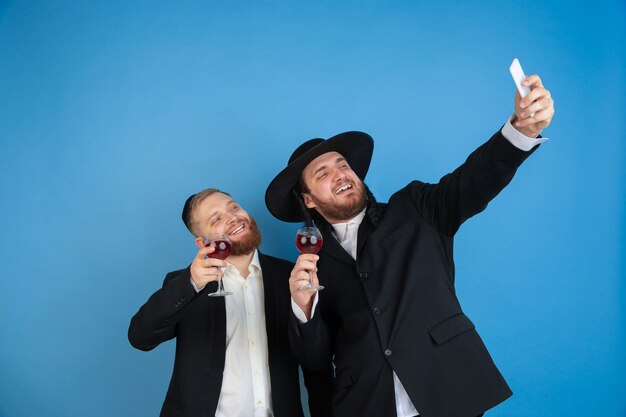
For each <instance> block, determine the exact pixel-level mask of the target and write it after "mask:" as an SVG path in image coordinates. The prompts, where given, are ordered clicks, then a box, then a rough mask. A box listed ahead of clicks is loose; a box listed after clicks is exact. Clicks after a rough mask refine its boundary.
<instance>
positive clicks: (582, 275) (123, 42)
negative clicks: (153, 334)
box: [0, 0, 626, 417]
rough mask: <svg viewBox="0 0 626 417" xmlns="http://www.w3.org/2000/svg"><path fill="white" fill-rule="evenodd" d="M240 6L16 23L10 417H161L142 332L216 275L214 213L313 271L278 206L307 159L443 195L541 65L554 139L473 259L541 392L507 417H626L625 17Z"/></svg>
mask: <svg viewBox="0 0 626 417" xmlns="http://www.w3.org/2000/svg"><path fill="white" fill-rule="evenodd" d="M129 3H130V4H129ZM226 3H227V2H204V1H180V2H155V1H135V2H122V1H106V2H104V1H103V2H79V1H52V2H43V1H40V2H18V1H6V0H5V1H2V2H0V140H1V147H0V167H1V178H0V187H1V191H2V194H1V195H2V197H1V199H0V215H1V216H0V219H1V220H0V221H1V223H0V225H1V229H0V230H1V233H2V236H3V237H2V239H1V241H0V242H1V243H0V244H1V247H0V268H1V269H0V271H1V277H2V279H1V280H0V321H1V326H2V329H3V332H2V334H1V336H0V369H1V376H0V415H2V416H11V417H14V416H15V417H17V416H44V415H45V416H52V417H55V416H64V417H74V416H81V417H82V416H94V417H96V416H112V415H116V416H153V415H157V414H158V410H159V409H160V405H161V402H162V399H163V397H164V393H165V390H166V387H167V383H168V381H169V376H170V373H171V369H172V363H173V350H174V344H173V343H172V342H169V343H166V344H164V345H162V346H160V347H159V348H157V349H155V350H154V351H152V352H150V353H143V352H139V351H136V350H133V349H132V348H131V347H130V345H129V344H128V341H127V339H126V331H127V326H128V323H129V320H130V318H131V316H132V315H133V314H134V313H135V312H136V310H137V309H138V308H139V306H141V304H143V303H144V302H145V300H146V299H147V298H148V296H149V295H150V294H151V293H152V292H153V291H155V290H156V289H157V288H158V287H159V286H160V284H161V281H162V278H163V277H164V275H165V273H166V272H167V271H170V270H173V269H177V268H179V267H184V266H185V265H187V264H188V263H189V262H190V260H191V259H192V257H193V256H194V254H195V252H196V250H195V246H194V244H193V239H192V237H191V235H188V233H187V232H186V230H185V228H184V226H183V224H182V222H181V221H180V217H179V214H180V210H181V207H182V205H183V202H184V200H185V198H186V197H187V196H188V195H189V194H191V193H193V192H195V191H198V190H200V189H202V188H205V187H207V186H217V187H220V188H222V189H225V190H227V191H229V192H231V193H232V194H233V195H234V197H235V198H236V199H238V200H239V201H240V203H241V204H242V205H243V206H244V207H246V208H247V210H248V211H249V212H250V213H251V214H253V215H254V216H255V217H256V218H257V220H258V222H259V224H260V227H261V228H262V231H263V232H264V243H263V246H262V248H263V250H264V251H266V252H269V253H273V254H276V255H280V256H283V257H286V258H291V259H294V258H295V256H296V251H295V248H294V247H293V245H292V241H293V239H292V236H293V233H294V231H295V225H292V224H281V223H280V222H278V221H277V220H275V219H274V218H272V217H271V216H270V215H269V213H268V212H267V210H266V208H265V205H264V203H263V195H264V191H265V188H266V186H267V184H268V183H269V181H270V180H271V179H272V178H273V176H274V175H275V174H276V173H277V172H278V171H279V170H280V169H282V167H283V166H284V165H285V164H286V161H287V158H288V157H289V155H290V154H291V152H292V150H293V149H295V147H296V146H297V145H299V144H300V143H301V142H302V141H303V140H305V139H309V138H312V137H315V136H322V137H328V136H331V135H333V134H335V133H338V132H341V131H345V130H363V131H366V132H369V133H370V134H371V135H372V136H373V137H374V139H375V141H376V146H375V154H374V159H373V162H372V167H371V170H370V175H369V176H368V183H369V185H370V187H371V188H372V190H373V191H374V193H375V194H376V195H377V197H378V199H379V200H383V199H386V198H387V197H389V195H391V194H392V193H393V191H394V190H396V189H398V188H400V187H401V186H403V185H404V184H405V183H407V182H408V181H409V180H411V179H413V178H418V179H421V180H427V181H436V180H437V179H438V178H439V177H440V176H442V175H443V174H445V173H446V172H448V171H450V170H452V169H453V168H455V167H456V166H457V165H458V164H460V163H461V162H462V161H463V160H464V158H465V157H466V156H467V155H468V154H469V153H470V152H471V151H472V150H473V149H474V148H476V147H477V146H479V145H480V144H481V143H482V141H484V140H486V139H487V138H488V137H489V136H490V135H491V134H492V133H493V132H494V131H495V130H496V129H498V128H499V127H500V126H501V124H502V123H504V121H505V120H506V118H507V117H508V116H509V114H510V113H511V111H512V102H513V94H514V92H515V89H514V85H513V82H512V80H511V77H510V75H509V73H508V66H509V64H510V62H511V60H512V59H513V58H514V57H519V59H520V61H521V63H522V65H523V67H524V69H525V70H526V72H527V73H539V74H540V75H541V76H542V78H543V80H544V82H545V85H546V86H547V87H548V88H549V89H550V90H551V92H552V94H553V96H554V97H555V101H556V116H555V118H554V121H553V124H552V126H551V127H550V128H549V130H547V131H546V132H545V133H546V136H549V137H550V138H551V140H550V141H549V142H548V143H547V144H545V145H544V146H542V148H541V149H540V150H539V151H538V152H537V153H536V154H535V155H533V156H532V157H531V158H530V160H528V162H527V163H526V164H525V165H524V166H523V167H522V169H521V170H520V171H519V173H518V175H517V177H516V178H515V180H514V181H513V183H512V184H511V185H510V186H509V187H508V188H507V189H506V190H505V191H504V192H503V193H502V194H501V195H500V197H499V198H498V199H496V200H495V201H494V202H493V203H492V204H491V205H490V207H489V208H488V210H487V211H486V212H485V213H483V214H481V215H480V216H478V217H476V218H474V219H472V220H470V221H469V222H468V223H467V224H466V225H465V226H464V227H463V228H462V229H461V231H460V233H459V234H458V237H457V243H456V262H457V270H458V274H457V287H458V292H459V295H460V298H461V300H462V302H463V305H464V308H465V310H466V312H467V313H468V314H469V315H470V316H471V317H472V318H473V320H474V321H475V322H476V323H477V327H478V330H479V331H480V333H481V335H482V336H483V338H484V339H485V342H486V344H487V346H488V347H489V348H490V351H491V353H492V355H493V357H494V359H495V361H496V363H497V364H498V365H499V367H500V369H501V371H502V373H503V374H504V375H505V377H506V378H507V380H508V382H509V384H510V385H511V387H512V389H513V391H514V392H515V395H514V396H513V397H512V398H511V399H510V400H509V401H507V402H506V403H504V404H503V405H501V406H499V407H497V408H496V409H495V410H493V411H492V412H490V413H489V415H490V416H494V417H495V416H500V417H503V416H531V415H533V416H570V415H584V416H592V415H603V416H626V400H625V399H624V398H625V397H624V392H625V391H626V389H625V387H626V359H625V351H626V322H625V317H626V314H625V313H626V311H625V310H626V284H625V276H626V264H625V260H626V244H625V242H626V227H625V222H624V220H625V218H626V216H625V214H626V213H625V203H626V196H625V193H624V191H625V187H624V184H625V183H626V170H625V168H624V166H625V162H626V161H625V146H624V142H625V134H624V131H625V129H626V126H625V123H624V114H625V111H626V105H625V99H624V97H625V94H626V91H625V90H626V89H625V88H624V86H625V83H624V77H625V75H626V70H625V68H626V59H625V57H626V53H625V52H626V51H625V43H624V39H626V5H625V4H624V1H623V0H615V1H609V0H605V1H594V2H591V1H588V0H584V1H581V2H575V3H572V2H565V1H553V2H540V1H524V0H521V1H515V2H503V1H495V0H488V1H482V2H462V1H456V2H435V1H420V2H410V1H399V2H382V1H380V2H360V1H343V2H341V3H339V2H332V1H319V2H278V1H274V2H271V1H264V2H228V4H226Z"/></svg>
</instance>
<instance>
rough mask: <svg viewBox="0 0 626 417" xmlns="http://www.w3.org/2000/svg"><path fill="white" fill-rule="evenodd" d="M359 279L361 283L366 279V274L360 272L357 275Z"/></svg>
mask: <svg viewBox="0 0 626 417" xmlns="http://www.w3.org/2000/svg"><path fill="white" fill-rule="evenodd" d="M359 277H360V278H361V281H363V280H364V279H365V278H367V272H361V273H360V274H359Z"/></svg>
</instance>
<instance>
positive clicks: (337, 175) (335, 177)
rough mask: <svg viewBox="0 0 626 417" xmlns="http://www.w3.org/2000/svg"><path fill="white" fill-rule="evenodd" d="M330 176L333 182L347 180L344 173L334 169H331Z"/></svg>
mask: <svg viewBox="0 0 626 417" xmlns="http://www.w3.org/2000/svg"><path fill="white" fill-rule="evenodd" d="M332 176H333V181H335V182H341V181H342V180H343V179H345V178H347V175H346V173H345V172H343V171H342V170H340V169H336V168H335V169H333V172H332Z"/></svg>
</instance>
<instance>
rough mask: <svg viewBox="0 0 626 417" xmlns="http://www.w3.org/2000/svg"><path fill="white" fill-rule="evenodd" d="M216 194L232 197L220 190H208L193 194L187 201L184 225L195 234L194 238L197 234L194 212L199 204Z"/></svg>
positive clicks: (183, 214) (184, 209) (184, 210)
mask: <svg viewBox="0 0 626 417" xmlns="http://www.w3.org/2000/svg"><path fill="white" fill-rule="evenodd" d="M215 193H222V194H225V195H227V196H229V197H230V194H228V193H226V192H224V191H222V190H219V189H217V188H207V189H205V190H202V191H200V192H198V193H196V194H192V195H191V196H189V198H188V199H187V201H185V205H184V207H183V213H182V218H183V223H185V226H187V230H189V231H190V232H191V234H193V235H194V236H196V235H197V234H196V232H195V231H194V225H195V223H194V221H193V211H194V210H195V208H196V207H198V204H200V203H201V202H203V201H204V200H205V199H206V198H207V197H210V196H212V195H213V194H215Z"/></svg>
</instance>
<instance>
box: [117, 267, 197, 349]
mask: <svg viewBox="0 0 626 417" xmlns="http://www.w3.org/2000/svg"><path fill="white" fill-rule="evenodd" d="M190 276H191V275H190V273H189V268H186V269H183V270H180V271H174V272H170V273H169V274H167V276H166V277H165V280H164V281H163V287H162V288H161V289H160V290H158V291H157V292H155V293H154V294H152V296H151V297H150V298H149V299H148V301H147V302H146V303H145V304H144V305H143V306H141V308H140V309H139V311H138V312H137V314H135V315H134V316H133V318H132V319H131V320H130V326H129V328H128V340H129V341H130V344H131V345H132V346H133V347H135V348H137V349H140V350H144V351H148V350H152V349H154V348H155V347H156V346H158V345H159V344H161V343H163V342H165V341H167V340H170V339H172V338H174V336H175V335H176V323H177V322H178V321H179V320H180V319H181V317H183V315H184V314H185V307H186V306H188V305H189V303H190V302H191V301H193V300H194V298H196V297H197V295H198V294H200V293H198V294H196V291H195V289H194V288H193V286H192V285H191V281H190ZM201 293H202V292H201Z"/></svg>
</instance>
